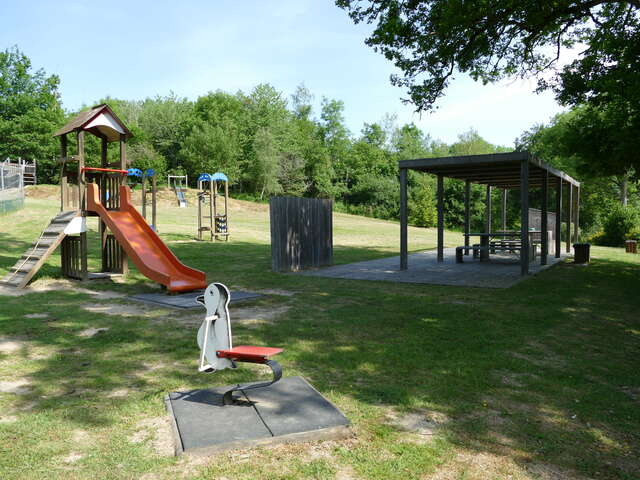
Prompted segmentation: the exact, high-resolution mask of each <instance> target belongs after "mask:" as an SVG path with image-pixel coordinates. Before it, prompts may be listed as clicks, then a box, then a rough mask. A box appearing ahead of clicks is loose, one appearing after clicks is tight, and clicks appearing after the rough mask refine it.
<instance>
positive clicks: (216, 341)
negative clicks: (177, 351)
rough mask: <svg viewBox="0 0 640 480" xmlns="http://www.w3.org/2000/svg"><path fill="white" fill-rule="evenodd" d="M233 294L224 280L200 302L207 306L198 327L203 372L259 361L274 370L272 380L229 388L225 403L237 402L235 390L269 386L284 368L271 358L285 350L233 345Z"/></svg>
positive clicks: (213, 286) (205, 294) (200, 368)
mask: <svg viewBox="0 0 640 480" xmlns="http://www.w3.org/2000/svg"><path fill="white" fill-rule="evenodd" d="M230 300H231V294H230V292H229V289H228V288H227V287H226V286H225V285H223V284H222V283H212V284H210V285H209V286H208V287H207V288H206V290H205V291H204V295H201V296H199V297H197V298H196V301H197V302H198V303H200V304H202V305H204V306H205V308H206V309H207V313H206V316H205V317H204V321H203V322H202V325H201V326H200V329H199V330H198V346H199V347H200V365H199V367H198V370H199V371H200V372H215V371H216V370H224V369H225V368H237V365H236V362H246V363H257V364H261V365H266V366H268V367H269V368H270V369H271V371H272V373H273V380H271V381H270V382H253V383H248V384H244V385H236V386H235V387H233V388H231V389H229V390H227V391H226V392H225V393H224V395H223V397H222V401H223V404H224V405H232V404H233V403H235V402H236V400H237V399H236V398H235V397H234V396H233V392H235V391H241V390H249V389H254V388H262V387H268V386H269V385H272V384H274V383H276V382H277V381H278V380H280V378H282V367H281V366H280V364H279V363H278V362H276V361H275V360H270V359H269V357H271V356H273V355H277V354H278V353H281V352H282V351H283V349H282V348H272V347H252V346H247V345H240V346H238V347H234V346H233V342H232V337H231V319H230V317H229V308H228V307H229V301H230Z"/></svg>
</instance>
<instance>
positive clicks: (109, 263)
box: [102, 234, 124, 273]
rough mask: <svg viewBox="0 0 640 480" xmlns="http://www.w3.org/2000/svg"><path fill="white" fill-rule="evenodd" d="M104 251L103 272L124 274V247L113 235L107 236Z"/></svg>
mask: <svg viewBox="0 0 640 480" xmlns="http://www.w3.org/2000/svg"><path fill="white" fill-rule="evenodd" d="M104 242H105V244H104V247H103V249H102V271H103V272H111V273H122V257H123V256H124V252H123V250H122V247H121V246H120V244H119V243H118V241H117V240H116V237H114V236H113V235H111V234H107V235H106V236H105V239H104Z"/></svg>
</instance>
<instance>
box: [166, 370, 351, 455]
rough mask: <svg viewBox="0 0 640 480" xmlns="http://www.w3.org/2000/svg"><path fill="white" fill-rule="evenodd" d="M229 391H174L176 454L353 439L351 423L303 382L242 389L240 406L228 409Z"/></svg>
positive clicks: (172, 414)
mask: <svg viewBox="0 0 640 480" xmlns="http://www.w3.org/2000/svg"><path fill="white" fill-rule="evenodd" d="M229 388H232V387H221V388H216V389H212V390H193V391H190V392H172V393H170V394H169V395H168V396H167V397H166V399H165V403H166V407H167V410H168V412H169V416H170V418H171V421H172V424H173V431H174V441H175V443H174V445H175V447H176V455H180V454H183V453H187V454H193V455H208V454H212V453H215V452H218V451H221V450H229V449H243V448H250V447H256V446H267V445H276V444H280V443H292V442H309V441H319V440H335V439H340V438H345V437H348V436H351V434H352V433H351V429H350V428H349V425H350V422H349V420H348V419H347V418H346V417H345V416H344V415H343V414H342V413H341V412H340V411H339V410H338V409H337V408H336V407H335V406H334V405H333V404H332V403H331V402H329V401H328V400H327V399H326V398H324V397H323V396H322V395H321V394H320V393H319V392H318V391H317V390H316V389H315V388H313V387H312V386H311V385H310V384H309V383H308V382H307V381H306V380H305V379H303V378H302V377H286V378H283V379H282V380H280V381H279V382H278V383H274V384H273V385H270V386H268V387H264V388H259V389H254V390H246V391H244V390H241V391H239V392H237V393H236V395H237V396H238V397H239V400H238V401H237V402H236V403H234V404H233V405H223V401H222V397H223V394H224V392H226V391H228V390H229Z"/></svg>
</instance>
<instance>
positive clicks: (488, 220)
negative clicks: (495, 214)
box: [484, 185, 491, 233]
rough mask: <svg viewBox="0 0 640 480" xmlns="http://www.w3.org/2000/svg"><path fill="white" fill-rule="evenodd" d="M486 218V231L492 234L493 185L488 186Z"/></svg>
mask: <svg viewBox="0 0 640 480" xmlns="http://www.w3.org/2000/svg"><path fill="white" fill-rule="evenodd" d="M484 203H485V218H484V231H485V232H486V233H491V185H487V191H486V194H485V200H484Z"/></svg>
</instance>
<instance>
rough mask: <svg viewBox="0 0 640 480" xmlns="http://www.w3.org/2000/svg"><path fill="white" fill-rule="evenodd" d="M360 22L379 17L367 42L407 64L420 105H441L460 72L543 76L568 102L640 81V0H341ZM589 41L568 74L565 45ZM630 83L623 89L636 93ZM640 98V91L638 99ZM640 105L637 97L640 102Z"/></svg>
mask: <svg viewBox="0 0 640 480" xmlns="http://www.w3.org/2000/svg"><path fill="white" fill-rule="evenodd" d="M336 4H337V5H338V6H339V7H341V8H343V9H345V10H346V11H347V12H348V13H349V16H350V17H351V18H352V19H353V21H354V22H355V23H361V22H366V23H376V22H377V24H376V27H375V29H374V31H373V33H372V34H371V36H370V37H369V38H368V39H367V41H366V43H367V44H368V45H369V46H371V47H373V48H374V49H375V50H376V51H379V52H381V53H382V54H383V55H384V56H385V57H386V58H387V59H388V60H391V61H392V62H393V63H394V64H395V66H396V67H397V68H398V69H400V71H401V72H402V74H401V75H393V76H392V77H391V82H392V83H393V84H394V85H397V86H400V87H404V88H407V89H408V93H409V99H410V101H411V102H412V103H413V104H415V106H416V108H417V109H418V110H431V109H432V108H434V105H435V103H436V101H437V99H438V98H439V97H441V96H442V95H443V93H444V91H445V89H446V88H447V86H448V85H449V83H450V81H451V79H452V78H453V77H454V76H455V75H456V74H457V73H459V72H462V73H467V74H469V75H470V76H471V77H472V78H474V79H475V80H481V81H482V82H483V83H490V82H495V81H497V80H500V79H502V78H504V77H513V76H516V77H529V76H536V77H538V78H539V80H540V82H539V87H540V88H549V87H552V88H555V89H556V90H557V93H558V94H559V97H560V99H562V100H563V101H566V102H569V103H571V104H575V103H576V102H577V101H581V100H584V99H585V98H589V97H600V98H601V99H602V100H603V101H607V100H606V95H607V93H613V91H615V90H616V89H617V86H616V85H619V81H623V85H624V86H625V87H626V89H627V90H628V91H631V90H633V91H634V92H635V93H634V95H635V94H637V93H638V90H639V89H640V87H639V85H640V68H639V64H638V60H637V59H638V57H639V55H638V54H639V48H640V45H639V44H640V42H639V40H640V18H639V14H638V13H639V11H640V1H638V0H574V1H569V0H560V1H556V2H539V1H537V0H500V1H497V0H495V1H487V0H471V1H465V2H461V1H459V0H412V1H406V2H399V1H393V0H368V1H363V0H336ZM578 43H581V44H586V45H587V49H586V50H585V51H583V52H582V53H581V54H580V55H579V57H578V59H576V60H575V61H574V62H572V63H571V64H570V65H568V66H566V67H564V69H563V70H562V72H561V73H560V75H557V76H555V77H553V78H552V79H550V80H548V79H547V80H545V77H544V76H542V74H543V73H544V72H546V71H548V70H550V69H554V68H555V67H557V61H558V60H559V58H560V54H561V52H562V49H563V48H569V47H572V46H574V45H576V44H578ZM628 91H626V92H625V93H624V94H623V95H625V96H626V98H629V96H628ZM635 98H636V99H637V98H638V97H635ZM637 105H638V103H637V102H636V108H637Z"/></svg>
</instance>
